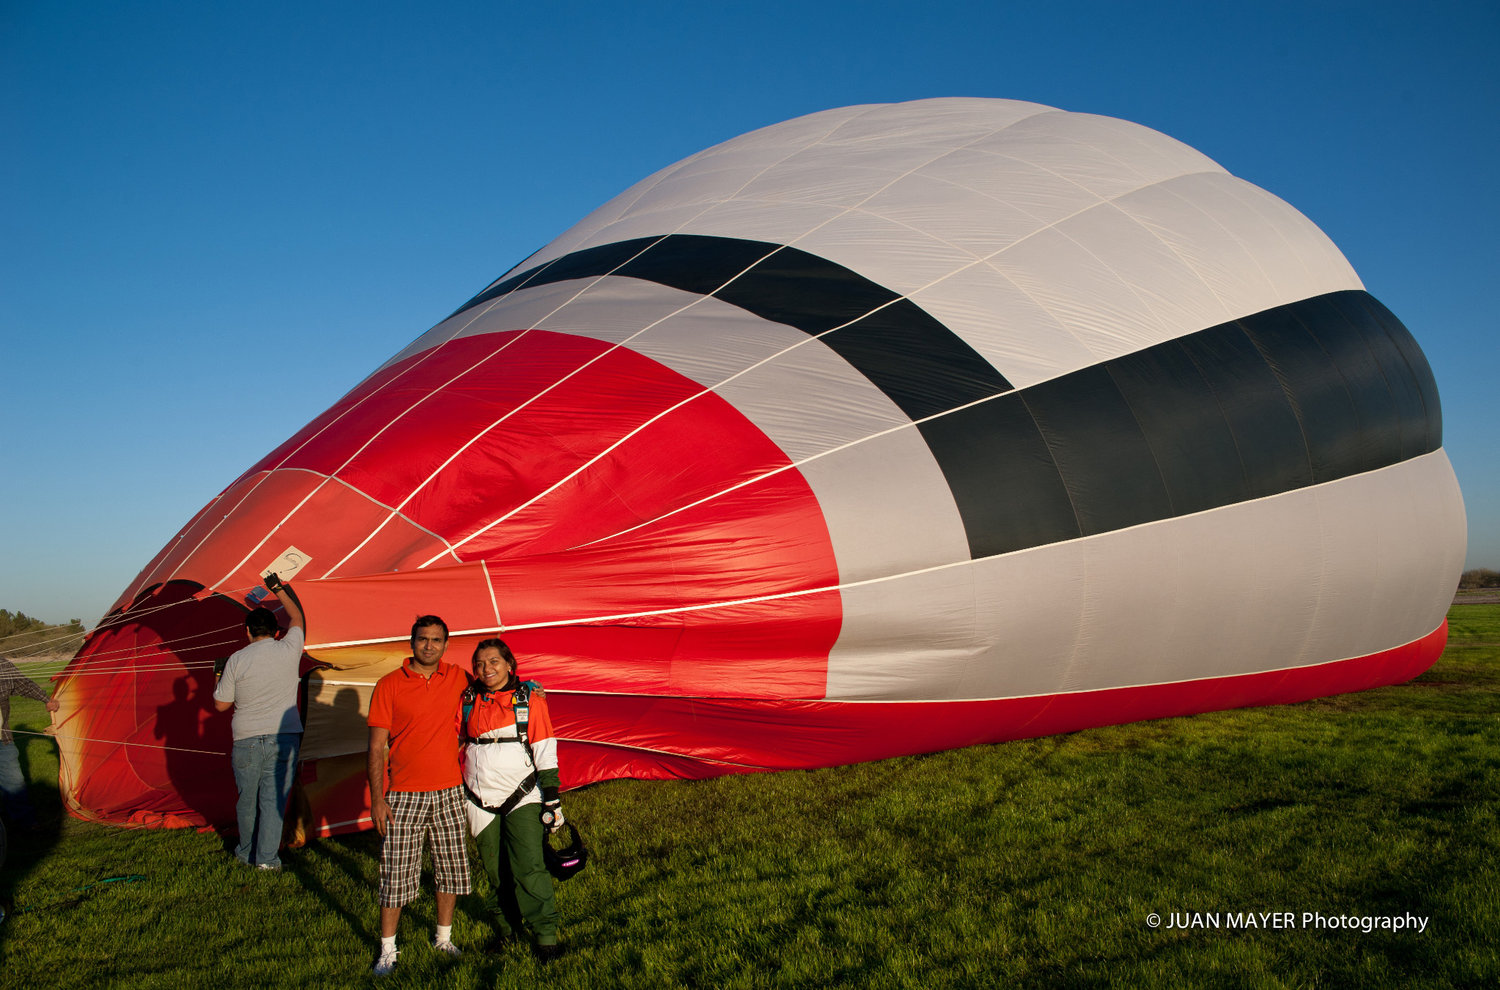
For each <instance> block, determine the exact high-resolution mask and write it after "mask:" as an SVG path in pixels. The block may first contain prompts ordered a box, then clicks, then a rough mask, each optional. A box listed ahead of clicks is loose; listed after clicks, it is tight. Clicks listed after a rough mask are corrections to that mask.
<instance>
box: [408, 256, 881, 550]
mask: <svg viewBox="0 0 1500 990" xmlns="http://www.w3.org/2000/svg"><path fill="white" fill-rule="evenodd" d="M781 250H783V248H781V247H776V248H773V249H772V250H771V251H768V252H767V253H766V254H765V255H763V256H762V257H760V258H758V259H756V260H755V261H754V262H751V263H750V264H749V265H747V266H746V267H745V268H744V269H743V270H741V271H740V272H739V273H737V274H736V275H734V276H733V277H731V278H730V279H729V280H728V281H726V282H725V283H724V284H723V285H721V286H719V288H718V289H715V290H714V292H718V291H719V290H721V289H723V288H724V287H725V286H728V285H730V284H731V283H733V282H734V281H735V279H738V278H739V277H740V276H741V275H744V274H745V273H746V272H748V271H750V270H751V269H752V268H754V267H755V266H756V265H758V264H760V263H761V262H762V261H765V260H766V259H767V258H770V257H773V256H774V255H775V254H777V253H778V252H780V251H781ZM608 277H609V276H608V275H601V276H600V277H599V279H596V280H595V281H594V282H593V283H590V285H591V286H592V285H593V284H596V283H597V282H598V281H599V280H600V279H604V278H608ZM583 291H586V290H580V291H579V293H578V294H575V295H574V297H573V298H574V299H576V298H578V295H581V294H582V292H583ZM715 298H716V297H715V296H714V294H713V293H709V294H707V295H704V296H702V297H699V298H697V299H694V300H693V301H691V302H689V303H687V304H685V305H683V306H680V307H678V308H677V309H675V310H673V311H672V312H670V313H667V314H666V315H664V316H661V317H658V318H657V319H655V320H653V321H651V322H650V323H648V324H646V325H645V326H644V327H642V328H641V329H639V330H637V331H635V332H634V333H632V334H630V336H628V337H625V338H624V339H623V340H620V341H619V342H617V343H615V344H612V345H611V346H609V347H608V348H606V349H605V350H603V351H601V352H600V353H599V354H597V355H596V356H595V357H594V358H592V359H591V360H589V361H588V362H585V363H584V364H583V365H581V366H580V367H578V368H576V369H574V370H573V371H572V372H570V373H569V374H567V375H565V376H564V377H563V378H561V379H559V380H558V381H556V382H554V383H553V384H551V385H549V386H548V387H547V388H546V389H544V390H543V391H542V392H540V393H538V394H537V395H535V396H533V397H532V398H531V399H528V400H527V401H526V402H525V403H523V404H522V405H521V406H518V407H516V408H515V409H513V410H511V411H510V412H509V413H507V414H506V416H504V417H501V419H499V420H496V421H495V422H494V423H492V424H491V425H490V426H489V427H488V428H486V430H485V431H484V433H481V434H479V435H478V436H476V437H474V438H472V439H471V440H469V441H468V443H466V444H464V446H463V447H461V448H460V449H459V451H458V452H457V453H455V454H454V455H453V456H454V457H457V456H458V454H459V453H462V452H463V450H465V449H467V448H468V447H469V446H471V445H473V444H474V443H477V442H478V441H479V440H480V439H481V438H482V437H483V436H484V435H485V433H488V432H489V431H490V430H493V429H494V428H495V427H497V426H499V425H500V424H501V423H503V422H504V421H505V420H506V419H508V418H509V417H510V416H511V415H514V414H515V413H516V412H519V411H520V410H521V409H523V408H525V406H527V405H530V404H531V403H532V402H534V401H536V400H537V399H539V398H541V397H542V396H543V395H545V394H546V393H547V392H549V391H551V390H552V389H554V388H557V387H558V386H560V385H561V384H562V383H563V382H565V381H567V380H568V379H570V378H572V377H573V376H574V375H577V374H580V373H582V372H583V371H584V370H586V369H587V368H588V367H590V366H591V365H592V364H594V363H595V362H597V361H600V360H602V359H604V358H605V357H607V356H609V355H610V354H612V353H614V352H615V351H616V350H620V349H622V348H624V347H625V345H627V344H629V343H630V342H631V341H634V340H635V339H637V338H638V337H640V336H642V335H643V334H646V333H648V332H650V331H651V330H652V329H654V328H655V327H657V326H660V325H661V324H662V323H665V322H666V321H667V320H670V319H672V318H674V317H676V316H678V315H680V314H682V313H685V312H687V311H688V310H690V309H692V308H693V307H694V306H697V305H700V304H701V303H702V302H703V301H704V300H706V299H715ZM570 301H571V300H570ZM896 301H897V300H896V299H892V300H889V301H887V302H886V303H884V304H882V305H881V306H877V307H876V308H875V309H873V310H871V311H870V312H871V313H875V312H879V311H880V310H881V309H884V308H885V307H886V306H889V305H890V304H891V303H893V302H896ZM563 305H566V303H565V304H563ZM558 308H559V309H561V308H562V307H561V306H559V307H558ZM554 312H555V310H554ZM868 315H870V314H869V313H866V314H864V316H868ZM859 318H860V319H863V316H862V317H859ZM851 322H853V321H851ZM847 325H848V324H847V323H846V324H841V326H840V327H835V328H833V330H837V329H841V328H842V327H843V326H847ZM833 330H829V331H826V332H827V333H832V332H833ZM819 336H821V334H820V335H819ZM808 339H809V340H811V339H813V338H811V337H809V338H808ZM800 346H802V343H801V342H799V343H797V344H793V345H792V346H791V347H788V348H785V349H784V350H782V351H779V352H777V354H774V355H771V356H770V357H767V358H763V359H761V360H760V361H757V362H756V363H755V364H753V365H751V366H750V367H748V368H744V369H741V370H740V371H738V372H736V373H735V374H733V375H731V376H729V378H726V379H724V380H723V381H721V382H719V383H718V385H715V386H712V387H706V388H702V389H701V390H700V391H698V392H696V393H694V394H693V395H690V396H688V397H687V398H685V399H682V400H680V401H678V402H677V403H675V404H673V405H672V406H669V407H668V408H666V409H664V410H662V411H661V412H659V413H656V414H655V415H653V416H651V417H650V418H649V419H647V420H645V421H644V422H642V423H641V424H640V425H639V426H636V427H635V428H633V429H632V430H630V431H629V432H627V433H626V434H625V435H624V436H622V437H620V439H618V440H616V441H614V442H613V443H611V444H610V445H609V446H608V447H606V448H604V450H602V451H600V452H599V453H598V454H595V455H594V456H593V457H591V458H589V459H588V460H587V461H585V462H583V463H582V464H580V465H579V466H578V467H577V468H575V469H573V470H572V471H570V472H568V474H566V475H564V476H563V477H562V478H560V479H558V480H557V481H556V482H554V483H553V484H552V485H550V486H549V487H547V488H546V489H544V490H542V491H541V492H538V493H537V494H535V495H533V496H532V497H531V498H529V499H527V500H526V501H525V502H522V503H521V504H520V505H517V506H515V507H513V508H511V509H510V510H509V511H508V512H506V513H505V514H504V515H502V516H500V517H499V518H497V519H494V520H492V521H491V522H489V523H487V524H485V525H484V526H482V527H480V528H479V529H477V530H475V531H474V532H472V533H470V534H469V535H468V536H465V537H464V538H463V539H461V540H458V541H457V542H456V543H453V544H451V545H450V549H449V551H448V553H453V552H454V551H456V550H458V549H460V548H462V547H463V546H464V545H465V544H466V543H468V542H470V541H471V540H474V539H476V538H477V537H479V536H482V535H483V534H485V533H487V532H489V531H490V530H491V529H493V528H495V527H496V526H498V525H500V524H501V523H503V522H505V521H506V520H507V519H510V518H511V517H512V516H514V515H515V514H516V513H518V512H521V511H523V510H525V509H526V508H528V507H529V506H531V505H534V504H536V503H537V502H538V501H540V500H541V499H543V498H546V497H547V496H548V495H550V494H552V492H554V491H556V490H557V489H558V488H560V487H562V486H563V485H565V484H567V483H568V482H569V481H571V480H572V479H573V478H576V477H577V476H578V475H579V474H582V473H583V472H584V471H586V470H588V469H589V468H590V467H591V466H593V465H594V464H596V463H598V462H599V461H600V460H601V459H603V458H604V457H605V456H607V455H608V454H609V453H611V452H612V451H614V450H615V449H617V448H618V447H620V446H621V445H622V444H624V443H625V442H627V441H628V440H630V439H632V438H633V437H635V436H636V435H637V434H639V433H640V432H641V431H642V430H644V429H646V428H647V427H649V426H651V425H652V424H653V423H656V422H657V421H659V420H660V419H662V418H663V417H665V416H667V415H668V414H670V413H673V412H676V411H677V410H678V409H681V408H682V407H683V406H685V405H687V404H688V403H689V402H692V401H694V400H695V399H700V398H702V397H703V396H705V395H712V394H715V389H717V388H721V387H723V386H724V385H726V384H728V383H729V382H731V381H733V380H734V379H735V378H738V377H740V376H741V375H745V374H748V373H750V372H751V371H753V370H754V369H755V368H758V367H760V366H761V365H763V364H765V363H766V362H768V361H770V360H773V359H774V358H776V357H779V356H781V355H782V354H785V353H786V352H787V351H790V350H794V349H796V348H797V347H800ZM449 460H450V461H451V460H452V458H450V459H449ZM444 466H446V463H445V464H444ZM435 477H436V474H434V475H433V476H432V477H430V478H428V479H427V481H424V482H423V483H422V484H423V485H426V484H428V483H430V482H431V481H432V480H433V478H435ZM419 490H420V488H419ZM415 494H416V493H415V492H413V496H415ZM403 504H404V503H403ZM447 555H448V554H437V555H435V556H433V557H432V558H430V559H428V560H426V561H424V562H423V563H421V564H418V565H417V569H418V570H422V569H425V568H427V567H430V566H431V565H432V564H434V563H436V562H437V561H438V560H440V559H442V558H443V557H444V556H447Z"/></svg>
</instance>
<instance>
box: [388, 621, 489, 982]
mask: <svg viewBox="0 0 1500 990" xmlns="http://www.w3.org/2000/svg"><path fill="white" fill-rule="evenodd" d="M447 648H448V625H447V623H445V622H443V620H442V619H440V618H438V617H437V616H435V615H423V616H420V617H418V619H417V621H416V622H414V623H413V624H412V627H411V656H410V657H408V658H407V659H406V662H405V663H403V664H402V665H401V667H400V669H399V670H393V671H391V672H390V673H389V674H386V675H385V676H384V677H382V678H381V679H380V680H379V681H377V682H376V684H375V693H374V694H373V695H371V696H370V717H369V720H368V721H369V725H370V748H369V753H368V756H367V766H368V770H369V775H370V816H371V818H373V819H374V821H375V828H376V830H377V831H379V832H380V834H381V835H382V836H384V837H385V842H384V844H383V845H382V846H381V849H380V956H379V958H378V959H377V960H376V962H375V975H376V976H384V975H386V974H387V973H389V972H390V971H391V970H392V969H393V968H394V967H395V965H396V956H397V955H398V954H399V953H398V952H397V950H396V926H397V925H398V924H399V923H400V921H401V908H402V907H404V906H405V905H407V904H409V903H411V902H412V901H414V900H416V898H417V895H418V893H419V892H420V886H419V883H420V878H421V867H422V844H423V842H424V840H426V839H427V837H428V836H431V838H432V866H433V874H434V877H435V879H436V881H437V934H436V935H435V937H434V938H433V941H432V945H433V948H434V949H436V950H437V951H438V952H441V953H443V954H445V955H449V956H458V955H462V953H461V952H460V951H459V949H458V947H457V946H456V945H454V944H453V938H452V935H453V907H454V904H455V902H457V900H458V895H459V894H467V893H468V892H469V890H470V887H469V859H468V854H467V851H466V849H465V848H464V830H465V828H466V826H467V824H468V817H467V815H466V813H465V811H464V792H463V777H462V776H461V775H460V772H459V768H458V727H457V724H456V721H457V720H456V715H455V713H456V712H457V711H458V705H459V698H460V697H461V696H462V695H463V693H464V689H465V688H467V687H468V686H469V681H470V679H469V675H468V673H466V672H465V671H464V669H463V668H462V667H457V666H454V665H453V664H451V663H443V662H442V659H443V651H444V650H446V649H447ZM387 744H389V745H390V785H389V788H387V784H386V746H387Z"/></svg>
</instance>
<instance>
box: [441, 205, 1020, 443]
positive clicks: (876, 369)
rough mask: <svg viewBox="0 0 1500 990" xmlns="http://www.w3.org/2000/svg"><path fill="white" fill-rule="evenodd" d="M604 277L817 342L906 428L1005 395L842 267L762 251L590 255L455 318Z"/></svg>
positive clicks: (650, 240) (490, 293) (962, 355)
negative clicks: (738, 313) (680, 294)
mask: <svg viewBox="0 0 1500 990" xmlns="http://www.w3.org/2000/svg"><path fill="white" fill-rule="evenodd" d="M601 275H614V276H619V277H624V278H638V279H642V280H644V281H648V282H655V283H657V284H658V285H665V286H669V287H671V288H674V289H681V290H682V291H684V292H691V293H694V294H697V295H704V296H709V295H711V296H713V297H714V298H716V299H720V300H722V301H724V302H727V303H730V304H732V305H735V306H738V307H740V308H741V309H745V310H748V311H749V312H751V313H754V314H755V315H756V316H759V317H761V318H763V319H766V320H771V321H773V322H776V323H782V324H785V325H787V326H791V327H795V328H797V329H798V330H801V331H803V332H804V333H808V334H823V335H824V336H823V337H822V341H823V343H824V344H826V345H828V346H829V347H831V348H832V349H833V350H834V351H835V352H836V353H838V354H839V355H840V356H841V357H843V358H844V360H846V361H848V362H849V364H851V365H852V366H853V367H854V368H855V369H856V370H858V371H859V372H860V373H861V374H863V375H864V376H865V377H866V378H868V379H869V380H870V381H871V382H872V383H873V384H874V385H875V386H876V387H877V388H879V389H880V390H881V391H882V392H884V393H885V394H886V395H888V396H889V397H890V398H891V401H893V402H894V403H896V405H897V406H898V407H900V409H901V411H902V412H904V413H906V414H907V415H908V416H910V417H911V418H912V419H922V418H924V417H926V416H931V415H934V414H936V413H940V412H945V411H947V410H949V409H952V408H953V407H954V406H960V405H963V404H964V403H966V402H973V401H975V400H976V399H984V398H988V397H990V396H993V395H996V394H998V393H1001V392H1009V391H1010V390H1011V385H1010V383H1009V382H1008V381H1006V380H1005V376H1003V375H1001V374H1000V373H999V372H998V371H996V370H995V368H994V366H993V365H991V364H990V363H989V362H988V361H986V360H985V359H984V358H983V357H981V356H980V355H979V353H978V352H977V351H975V350H974V348H972V347H970V346H969V345H968V344H967V343H966V342H965V341H964V340H963V338H961V337H959V336H958V335H957V334H955V333H954V332H953V331H951V330H949V329H948V328H947V327H946V326H944V325H943V324H942V323H940V322H938V321H937V320H936V319H934V318H933V317H932V316H931V315H929V314H928V313H926V312H925V311H924V310H922V309H921V307H919V306H917V305H916V304H914V303H912V302H911V301H910V300H908V299H905V298H903V297H902V296H901V295H899V294H898V293H895V292H892V291H891V290H890V289H887V288H884V287H882V286H880V285H877V284H876V283H874V282H872V281H870V280H869V279H867V278H865V277H864V276H863V275H858V274H856V273H854V272H852V271H850V270H849V269H847V268H845V267H843V266H842V265H837V264H834V263H833V262H831V261H828V260H827V259H824V258H819V257H818V256H817V255H813V254H808V253H807V252H806V251H799V250H798V249H796V248H790V247H783V246H781V245H777V244H770V243H766V242H764V241H749V240H740V239H737V238H731V237H707V236H702V235H698V234H671V235H668V236H665V237H642V238H636V239H635V240H629V241H620V242H617V243H614V244H605V245H601V246H600V247H594V248H587V249H585V250H582V251H576V252H574V253H572V254H569V255H564V256H563V257H561V258H558V259H556V260H555V261H552V262H549V263H547V264H545V265H539V266H537V267H535V268H532V269H528V270H527V271H524V272H521V273H520V274H518V275H515V276H512V277H511V278H508V279H505V280H504V281H502V282H498V283H496V284H495V285H493V286H491V287H490V288H488V289H486V290H485V291H483V292H481V293H480V294H479V295H477V296H475V297H474V298H473V299H470V300H469V301H468V302H466V303H464V304H463V305H462V306H460V307H459V308H458V310H457V311H456V312H455V313H454V315H455V316H456V315H458V313H462V312H465V311H466V310H470V309H473V308H474V307H475V306H479V305H482V304H483V303H486V302H488V301H490V300H491V299H495V298H497V297H499V296H502V295H505V294H506V293H508V292H513V291H515V290H516V289H519V288H522V287H526V288H531V287H534V286H539V285H547V284H549V283H552V282H561V281H564V280H567V279H578V278H596V277H598V276H601ZM835 327H837V328H838V329H836V330H835V329H834V328H835ZM829 331H833V332H831V333H830V332H829Z"/></svg>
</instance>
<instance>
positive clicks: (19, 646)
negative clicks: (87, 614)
mask: <svg viewBox="0 0 1500 990" xmlns="http://www.w3.org/2000/svg"><path fill="white" fill-rule="evenodd" d="M83 633H84V628H83V623H82V622H80V621H79V620H77V619H69V620H68V622H67V624H66V625H58V624H56V623H53V622H43V621H42V620H41V619H33V618H32V617H31V616H29V615H27V614H26V613H25V612H12V611H10V610H9V609H3V608H0V656H10V657H25V656H33V655H37V654H42V653H74V652H77V650H78V647H80V646H82V645H83Z"/></svg>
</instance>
